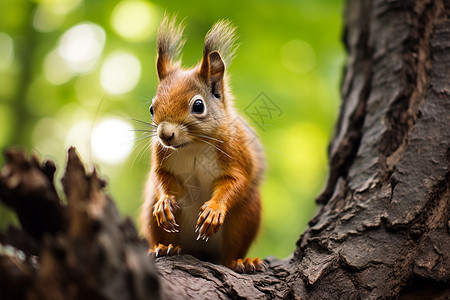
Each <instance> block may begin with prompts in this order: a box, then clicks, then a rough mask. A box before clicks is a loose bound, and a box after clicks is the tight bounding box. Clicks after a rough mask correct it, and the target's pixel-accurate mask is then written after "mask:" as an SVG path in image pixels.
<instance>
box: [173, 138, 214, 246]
mask: <svg viewBox="0 0 450 300" xmlns="http://www.w3.org/2000/svg"><path fill="white" fill-rule="evenodd" d="M167 168H168V170H170V172H172V173H173V174H174V175H175V176H177V178H178V180H181V181H182V182H179V183H178V184H180V185H182V186H183V187H184V193H183V195H182V196H180V197H179V198H178V199H177V202H178V205H179V206H180V209H181V215H180V217H179V219H177V222H178V224H179V225H180V227H179V230H180V233H179V239H180V240H179V243H180V246H181V248H182V250H184V251H186V252H188V253H193V252H198V251H201V252H208V253H219V250H220V248H221V246H222V232H221V230H219V232H217V233H216V234H214V235H213V236H212V237H211V238H210V239H209V241H208V242H206V243H205V242H204V241H197V233H195V232H194V230H195V225H196V223H197V219H198V214H199V212H200V207H201V206H202V205H203V204H204V203H205V202H206V201H209V200H210V199H211V196H212V194H213V184H214V181H215V180H216V179H217V178H218V177H219V176H220V174H221V167H220V165H219V163H218V161H217V155H216V152H215V149H214V148H213V147H211V146H209V145H190V146H188V147H185V148H180V149H178V150H177V151H176V152H175V153H174V154H173V155H171V156H170V157H169V158H168V161H167Z"/></svg>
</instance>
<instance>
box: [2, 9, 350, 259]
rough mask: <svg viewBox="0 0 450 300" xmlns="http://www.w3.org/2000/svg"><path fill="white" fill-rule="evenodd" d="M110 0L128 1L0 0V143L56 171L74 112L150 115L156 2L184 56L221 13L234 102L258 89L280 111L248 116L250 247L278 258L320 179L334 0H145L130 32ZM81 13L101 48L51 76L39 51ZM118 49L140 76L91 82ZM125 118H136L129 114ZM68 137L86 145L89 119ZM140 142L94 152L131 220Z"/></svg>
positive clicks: (329, 103)
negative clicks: (253, 159) (253, 146)
mask: <svg viewBox="0 0 450 300" xmlns="http://www.w3.org/2000/svg"><path fill="white" fill-rule="evenodd" d="M120 2H127V1H99V0H85V1H82V0H52V1H44V0H42V1H25V0H0V149H1V150H2V151H3V150H4V149H5V148H6V147H8V146H11V145H16V146H20V147H22V148H24V149H26V150H27V151H28V152H31V151H35V152H37V153H38V155H39V156H40V157H41V158H42V159H47V158H50V159H53V160H55V161H56V162H57V165H58V167H59V171H58V176H59V177H58V179H59V178H60V176H61V169H62V168H63V167H64V164H65V156H66V150H67V147H68V144H67V139H66V137H67V136H68V134H69V131H70V130H71V128H72V126H74V124H75V123H76V122H78V121H80V120H82V119H83V120H88V121H89V122H90V123H89V124H92V123H94V121H95V122H96V123H95V124H97V123H98V122H99V121H100V120H102V119H103V118H105V117H114V118H119V119H121V120H125V121H127V120H128V119H127V118H136V119H140V120H145V121H149V120H150V119H149V114H148V105H149V103H150V101H151V98H152V97H153V95H154V93H155V90H156V87H157V78H156V75H155V63H154V60H155V34H156V28H157V24H158V23H159V22H160V20H161V19H162V16H163V15H164V13H165V12H166V13H169V14H177V16H178V19H184V23H185V24H186V25H187V26H186V29H185V37H187V43H186V45H185V47H184V50H183V65H184V66H191V65H194V64H195V63H196V62H197V61H198V60H199V59H200V58H201V53H202V42H203V38H204V35H205V33H206V32H207V31H208V29H209V28H210V27H211V25H212V24H213V23H214V22H215V21H217V20H219V19H223V18H227V19H230V20H231V21H232V22H233V23H234V24H235V25H236V26H237V27H238V35H239V39H238V43H239V45H240V46H239V49H238V52H237V55H236V57H235V59H234V61H233V63H232V65H231V66H230V68H229V69H228V71H229V73H230V74H231V86H232V89H233V93H234V95H235V98H236V101H235V105H236V107H237V108H238V110H240V111H241V112H243V114H244V110H245V108H246V107H247V106H248V105H250V103H251V102H252V101H253V100H254V99H255V98H256V97H257V96H258V95H259V94H260V93H261V92H264V93H265V94H266V95H267V96H268V97H269V98H270V99H271V101H273V102H275V103H276V105H277V106H278V107H279V108H280V110H281V111H282V113H281V115H279V114H277V115H274V116H272V118H269V119H265V120H264V126H258V125H257V124H253V127H254V128H255V129H256V131H257V132H258V133H259V135H260V137H261V140H262V142H263V144H264V145H265V151H266V156H267V162H268V170H267V174H266V177H265V178H266V179H265V182H264V185H263V187H262V195H263V207H264V210H263V225H262V228H261V233H260V235H259V237H258V239H257V240H256V242H255V243H254V245H253V246H252V248H251V251H250V253H249V255H250V256H260V257H265V256H267V255H274V256H276V257H279V258H284V257H286V256H287V255H289V254H290V253H292V251H293V249H294V248H295V242H296V241H297V239H298V237H299V233H301V232H302V231H303V230H304V229H305V228H306V226H307V222H308V220H309V219H310V218H311V217H312V216H313V215H314V212H315V210H316V205H315V203H314V198H315V196H317V194H318V193H319V191H320V189H321V187H322V186H323V184H324V181H325V179H326V172H327V157H326V149H327V145H328V142H329V139H330V136H331V134H332V129H333V124H334V122H335V120H336V117H337V110H338V107H339V81H340V76H341V72H342V65H343V62H344V49H343V46H342V45H341V41H340V37H341V30H342V29H341V28H342V1H340V0H321V1H317V0H300V1H294V0H290V1H289V0H287V1H225V0H221V1H153V2H148V1H145V2H146V3H147V4H148V5H147V7H148V8H149V9H150V10H151V20H150V22H149V24H148V28H147V30H146V31H145V32H144V33H143V35H142V36H140V37H139V38H138V40H136V39H130V38H129V37H127V36H124V35H121V34H120V33H119V32H118V31H117V30H115V28H114V26H113V22H112V15H113V11H114V10H115V9H117V5H118V4H119V3H120ZM128 2H129V1H128ZM45 9H46V10H47V11H50V13H49V14H48V15H45V14H44V16H45V18H43V19H42V20H44V21H42V20H41V21H40V22H41V23H42V22H44V23H45V24H44V25H46V26H47V27H46V26H44V25H42V24H41V25H39V20H40V19H39V18H38V16H37V14H38V13H37V12H38V11H41V12H42V11H44V12H45V11H46V10H45ZM52 13H53V15H52ZM83 22H91V23H94V24H97V25H98V26H100V27H101V28H103V30H104V32H105V38H106V39H105V44H104V48H103V50H102V53H101V56H100V58H99V60H98V62H97V64H96V65H95V67H94V68H92V69H91V70H90V71H89V72H87V73H83V74H75V75H74V76H73V77H72V78H71V79H70V80H68V81H67V82H64V83H60V84H52V83H51V82H50V81H49V80H48V79H47V77H46V74H45V71H44V67H43V65H44V61H45V58H46V57H47V55H48V54H49V53H50V52H51V51H53V50H54V49H55V48H57V47H58V43H59V40H60V38H61V36H62V35H63V34H64V33H65V32H66V31H67V30H69V29H70V28H72V27H73V26H75V25H77V24H80V23H83ZM126 22H129V24H133V23H132V20H128V21H127V20H126ZM36 24H37V25H36ZM130 26H131V25H130ZM42 28H44V29H42ZM8 41H9V42H12V45H13V47H12V48H11V47H10V46H9V44H8V43H9V42H8ZM117 50H120V51H125V52H128V53H130V54H132V55H134V56H135V57H136V58H137V59H138V60H139V62H140V65H141V74H140V78H139V82H138V84H137V86H136V87H135V88H134V89H132V90H130V91H129V92H127V93H123V94H119V95H114V94H110V93H108V92H107V91H105V90H104V89H103V88H102V86H101V84H100V74H101V69H102V66H103V63H104V61H105V58H106V57H107V56H108V55H109V54H110V53H113V52H115V51H117ZM11 51H12V52H11ZM53 67H54V68H58V67H59V66H53ZM244 115H245V114H244ZM132 125H133V126H134V127H135V128H140V126H139V124H138V123H136V122H132ZM80 132H81V133H80ZM78 139H79V140H80V143H88V141H89V139H90V128H87V129H86V128H84V129H81V131H79V137H78ZM125 142H128V143H130V141H124V143H125ZM75 145H76V143H75ZM76 146H78V145H76ZM145 146H146V141H145V140H144V141H137V142H136V143H135V144H134V147H133V152H132V153H131V154H130V155H129V156H128V158H127V159H126V160H125V161H123V162H122V163H120V164H108V163H105V162H102V161H101V160H95V159H94V162H95V164H96V166H97V168H98V169H99V170H100V173H101V174H102V176H103V177H105V178H106V179H107V180H108V182H109V185H108V192H109V193H110V194H111V195H112V196H113V198H114V199H115V200H116V202H117V205H118V207H119V209H120V211H121V212H122V214H123V215H129V216H131V217H132V218H134V219H135V220H136V221H137V216H138V214H139V207H140V203H141V200H142V189H143V185H144V182H145V179H146V174H147V172H148V169H149V166H150V156H149V152H148V151H145ZM84 160H86V161H88V160H90V159H89V158H86V157H84ZM3 162H4V158H3V157H1V158H0V163H1V164H3ZM57 185H58V186H60V184H59V181H58V182H57ZM11 223H13V224H17V221H16V220H15V219H14V217H13V216H12V214H11V213H10V211H9V210H8V209H7V208H5V207H4V206H1V205H0V229H4V228H5V227H6V226H7V225H8V224H11Z"/></svg>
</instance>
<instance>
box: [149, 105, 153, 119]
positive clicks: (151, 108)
mask: <svg viewBox="0 0 450 300" xmlns="http://www.w3.org/2000/svg"><path fill="white" fill-rule="evenodd" d="M148 110H149V111H150V114H151V115H152V117H153V104H150V108H149V109H148Z"/></svg>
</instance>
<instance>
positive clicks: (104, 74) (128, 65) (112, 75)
mask: <svg viewBox="0 0 450 300" xmlns="http://www.w3.org/2000/svg"><path fill="white" fill-rule="evenodd" d="M140 77H141V63H140V62H139V60H138V59H137V58H136V56H134V55H132V54H129V53H126V52H116V53H113V54H111V55H109V56H108V57H107V58H106V59H105V62H104V63H103V65H102V69H101V73H100V82H101V85H102V87H103V88H104V89H105V90H106V91H107V92H108V93H110V94H123V93H126V92H129V91H131V90H132V89H134V88H135V87H136V85H137V84H138V82H139V78H140Z"/></svg>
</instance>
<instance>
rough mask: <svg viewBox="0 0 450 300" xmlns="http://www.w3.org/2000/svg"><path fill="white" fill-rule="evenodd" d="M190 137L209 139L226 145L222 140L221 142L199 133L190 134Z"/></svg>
mask: <svg viewBox="0 0 450 300" xmlns="http://www.w3.org/2000/svg"><path fill="white" fill-rule="evenodd" d="M189 135H193V136H198V137H204V138H207V139H211V140H213V141H217V142H219V143H224V141H222V140H219V139H216V138H213V137H210V136H207V135H203V134H198V133H192V132H191V133H189Z"/></svg>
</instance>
